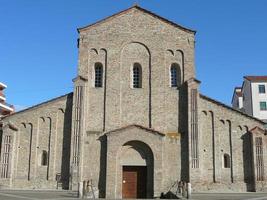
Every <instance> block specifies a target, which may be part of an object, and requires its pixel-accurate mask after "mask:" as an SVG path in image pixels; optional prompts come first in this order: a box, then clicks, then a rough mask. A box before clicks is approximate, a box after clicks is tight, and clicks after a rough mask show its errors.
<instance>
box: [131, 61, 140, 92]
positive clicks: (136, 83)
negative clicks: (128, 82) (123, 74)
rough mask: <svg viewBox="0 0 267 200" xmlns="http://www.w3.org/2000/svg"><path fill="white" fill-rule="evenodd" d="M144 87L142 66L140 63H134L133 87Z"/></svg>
mask: <svg viewBox="0 0 267 200" xmlns="http://www.w3.org/2000/svg"><path fill="white" fill-rule="evenodd" d="M141 87H142V67H141V65H140V64H139V63H134V65H133V88H141Z"/></svg>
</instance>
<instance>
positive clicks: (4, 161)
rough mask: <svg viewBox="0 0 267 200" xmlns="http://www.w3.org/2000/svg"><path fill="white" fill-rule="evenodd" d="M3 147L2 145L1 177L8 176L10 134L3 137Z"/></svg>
mask: <svg viewBox="0 0 267 200" xmlns="http://www.w3.org/2000/svg"><path fill="white" fill-rule="evenodd" d="M3 144H4V147H3V151H4V152H3V154H2V156H3V157H2V163H1V164H2V171H1V178H9V176H10V172H9V168H10V166H9V163H10V153H11V152H10V151H11V136H10V135H6V136H5V137H4V143H3Z"/></svg>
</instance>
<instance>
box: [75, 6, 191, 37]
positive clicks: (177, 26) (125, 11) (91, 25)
mask: <svg viewBox="0 0 267 200" xmlns="http://www.w3.org/2000/svg"><path fill="white" fill-rule="evenodd" d="M133 9H137V10H140V11H142V12H144V13H146V14H149V15H151V16H153V17H155V18H157V19H160V20H162V21H164V22H165V23H168V24H170V25H172V26H174V27H176V28H180V29H182V30H184V31H186V32H189V33H193V34H196V31H195V30H191V29H188V28H185V27H183V26H181V25H179V24H176V23H175V22H172V21H170V20H168V19H166V18H163V17H161V16H159V15H157V14H155V13H153V12H151V11H149V10H146V9H144V8H141V7H140V6H138V5H134V6H132V7H130V8H127V9H126V10H122V11H120V12H118V13H116V14H113V15H111V16H109V17H106V18H104V19H102V20H100V21H97V22H95V23H93V24H90V25H87V26H84V27H81V28H78V29H77V31H78V32H79V33H80V32H81V31H83V30H86V29H88V28H90V27H93V26H95V25H99V24H101V23H103V22H106V21H108V20H111V19H113V18H114V17H117V16H120V15H122V14H125V13H128V12H130V11H131V10H133Z"/></svg>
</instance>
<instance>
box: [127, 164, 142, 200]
mask: <svg viewBox="0 0 267 200" xmlns="http://www.w3.org/2000/svg"><path fill="white" fill-rule="evenodd" d="M122 170H123V176H122V198H146V185H147V181H146V180H147V167H146V166H123V169H122Z"/></svg>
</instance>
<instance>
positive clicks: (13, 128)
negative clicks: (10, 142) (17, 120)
mask: <svg viewBox="0 0 267 200" xmlns="http://www.w3.org/2000/svg"><path fill="white" fill-rule="evenodd" d="M6 128H10V129H11V130H13V131H18V128H17V127H16V126H15V125H14V124H12V123H10V122H8V123H6V124H5V125H4V126H3V129H6Z"/></svg>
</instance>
